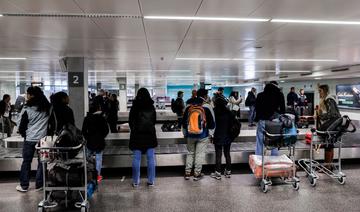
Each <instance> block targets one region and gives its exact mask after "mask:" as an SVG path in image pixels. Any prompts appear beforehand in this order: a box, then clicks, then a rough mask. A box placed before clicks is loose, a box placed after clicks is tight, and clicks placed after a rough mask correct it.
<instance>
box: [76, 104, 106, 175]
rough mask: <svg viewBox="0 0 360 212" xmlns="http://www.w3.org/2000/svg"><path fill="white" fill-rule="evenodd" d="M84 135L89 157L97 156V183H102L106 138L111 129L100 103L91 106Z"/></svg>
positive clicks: (83, 130) (83, 131)
mask: <svg viewBox="0 0 360 212" xmlns="http://www.w3.org/2000/svg"><path fill="white" fill-rule="evenodd" d="M82 133H83V135H84V138H85V139H86V147H87V155H88V156H90V155H94V154H95V158H96V171H97V174H98V176H97V181H98V182H100V181H101V180H102V176H101V167H102V154H103V151H104V149H105V137H106V136H107V135H108V133H109V127H108V124H107V121H106V119H105V118H104V116H103V114H102V111H101V105H100V103H98V102H94V103H93V104H92V105H91V107H90V111H89V112H88V114H87V116H86V117H85V119H84V123H83V127H82Z"/></svg>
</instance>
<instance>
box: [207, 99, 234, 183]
mask: <svg viewBox="0 0 360 212" xmlns="http://www.w3.org/2000/svg"><path fill="white" fill-rule="evenodd" d="M214 113H215V120H216V129H215V133H214V138H213V143H214V146H215V155H216V156H215V161H216V162H215V172H214V173H211V177H213V178H215V179H217V180H220V179H221V157H222V151H224V156H225V160H226V167H225V171H224V175H225V177H227V178H230V176H231V157H230V147H231V142H232V141H233V139H232V138H231V127H232V124H233V123H234V119H235V115H234V114H233V113H232V112H231V111H230V110H229V109H228V108H227V101H226V100H224V99H223V98H217V99H215V108H214Z"/></svg>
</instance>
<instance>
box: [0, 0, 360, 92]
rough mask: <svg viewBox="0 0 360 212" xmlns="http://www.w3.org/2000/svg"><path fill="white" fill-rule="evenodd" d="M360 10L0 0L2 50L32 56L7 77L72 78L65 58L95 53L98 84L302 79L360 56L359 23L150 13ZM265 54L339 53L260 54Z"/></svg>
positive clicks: (144, 0) (352, 15)
mask: <svg viewBox="0 0 360 212" xmlns="http://www.w3.org/2000/svg"><path fill="white" fill-rule="evenodd" d="M358 8H360V1H359V0H347V1H343V0H301V1H299V0H101V1H96V0H61V1H59V0H1V1H0V14H4V16H3V17H0V28H1V29H2V30H0V50H1V51H0V57H25V58H26V60H0V82H1V81H14V80H15V81H19V80H37V81H39V80H50V81H54V80H55V79H59V80H66V75H65V74H64V73H62V72H61V71H60V66H59V59H60V58H62V57H73V56H76V57H78V56H80V57H86V58H88V67H89V70H90V76H91V77H90V84H92V85H94V84H95V83H96V82H102V83H103V84H116V78H117V77H127V78H128V82H133V83H134V82H137V83H140V84H141V85H143V86H146V85H148V86H164V85H166V84H193V83H196V82H200V81H205V82H211V83H214V84H222V85H225V84H241V83H244V82H251V81H253V80H256V81H257V80H260V81H262V80H267V79H270V78H271V79H278V77H279V76H283V75H289V76H293V77H291V78H292V79H293V80H299V79H300V80H301V79H304V78H305V77H300V71H307V72H317V71H321V73H322V74H323V75H322V76H323V77H324V78H325V77H326V75H327V73H331V71H330V69H332V68H334V67H341V66H347V65H355V64H359V63H360V46H359V44H360V36H359V34H360V25H330V24H328V25H326V24H324V25H323V24H296V23H275V22H269V21H267V22H236V21H233V22H230V21H201V20H154V19H146V18H144V16H189V17H234V18H265V19H306V20H309V19H316V20H338V21H360V10H359V9H358ZM34 14H35V15H34ZM45 14H48V15H49V14H52V16H51V15H50V16H44V15H45ZM54 14H57V15H60V14H63V15H65V16H63V17H60V16H57V15H54ZM70 14H75V15H74V16H70ZM81 14H100V15H103V16H101V17H96V16H80V15H81ZM105 14H109V16H105ZM30 15H32V16H30ZM176 58H192V59H194V58H197V59H198V58H222V59H224V58H231V60H179V59H176ZM233 58H242V59H243V58H247V60H233ZM264 58H266V59H279V58H280V59H281V58H283V59H288V58H292V59H331V60H335V61H331V62H320V61H295V62H294V61H292V62H289V61H261V60H253V59H264ZM287 71H295V72H290V73H289V72H287ZM22 72H23V73H22ZM338 74H339V75H341V77H344V76H345V75H346V74H345V75H344V73H338ZM348 75H349V77H353V76H354V75H353V74H352V73H351V74H350V73H349V74H348ZM306 77H307V78H311V77H313V76H311V75H310V76H306ZM332 77H334V76H333V75H332ZM335 77H336V76H335ZM357 77H359V76H357Z"/></svg>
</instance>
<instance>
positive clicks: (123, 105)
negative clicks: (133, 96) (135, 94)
mask: <svg viewBox="0 0 360 212" xmlns="http://www.w3.org/2000/svg"><path fill="white" fill-rule="evenodd" d="M117 80H118V83H119V108H120V109H119V111H120V112H126V111H127V92H126V77H119V78H117ZM135 90H136V88H135Z"/></svg>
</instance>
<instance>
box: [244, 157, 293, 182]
mask: <svg viewBox="0 0 360 212" xmlns="http://www.w3.org/2000/svg"><path fill="white" fill-rule="evenodd" d="M261 159H262V156H261V155H250V156H249V165H250V168H251V170H252V172H253V173H254V175H255V177H256V178H257V179H261V178H262V160H261ZM292 166H293V162H292V161H291V160H290V159H289V158H288V157H287V156H286V155H281V156H265V167H264V168H265V177H292V174H293V173H292V172H293V167H292Z"/></svg>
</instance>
